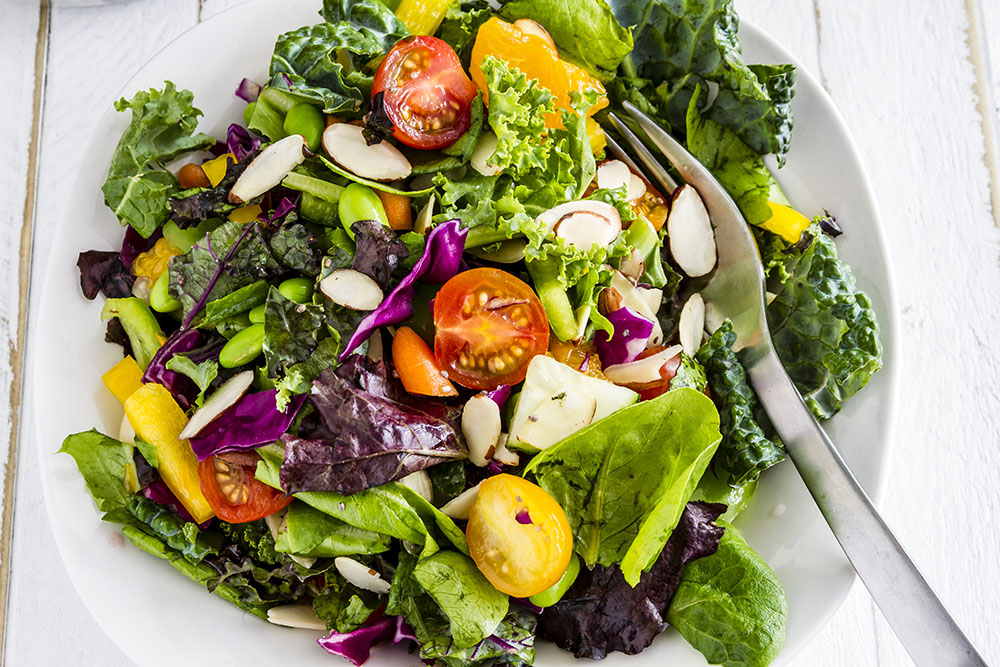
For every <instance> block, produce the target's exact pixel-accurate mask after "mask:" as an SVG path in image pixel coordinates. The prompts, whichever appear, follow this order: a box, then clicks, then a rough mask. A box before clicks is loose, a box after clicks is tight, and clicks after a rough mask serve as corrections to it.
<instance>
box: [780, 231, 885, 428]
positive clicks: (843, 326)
mask: <svg viewBox="0 0 1000 667" xmlns="http://www.w3.org/2000/svg"><path fill="white" fill-rule="evenodd" d="M761 234H764V235H765V236H764V239H765V242H764V243H763V244H761V249H762V250H761V253H762V255H763V258H764V266H765V269H766V272H767V285H768V287H767V289H768V291H770V292H772V293H773V294H774V295H775V298H774V300H773V301H771V303H770V304H769V305H768V307H767V322H768V326H769V327H770V329H771V338H772V340H773V341H774V347H775V349H776V350H777V352H778V356H779V357H780V358H781V361H782V363H783V364H784V366H785V369H786V370H787V371H788V374H789V375H790V376H791V378H792V380H793V381H794V382H795V386H796V387H797V388H798V390H799V393H801V394H802V398H803V400H805V402H806V405H808V406H809V409H810V410H812V411H813V414H815V415H816V417H817V418H819V419H829V418H830V417H832V416H833V415H835V414H836V413H837V412H838V411H839V410H840V408H841V405H842V403H843V401H845V400H846V399H847V398H849V397H851V396H853V395H854V394H855V393H857V392H858V391H859V390H860V389H861V388H862V387H864V386H865V385H866V384H867V383H868V380H870V379H871V376H872V375H873V374H874V373H875V372H876V371H878V370H879V369H880V368H882V344H881V342H879V338H878V334H879V327H878V322H877V321H876V319H875V312H874V310H873V309H872V304H871V301H870V300H869V298H868V296H867V295H866V294H865V293H864V292H862V291H861V290H859V289H858V288H857V285H856V283H855V279H854V274H853V273H852V272H851V269H850V267H849V266H847V264H845V263H844V262H843V261H841V260H840V259H839V258H838V256H837V247H836V245H835V244H834V242H833V239H832V238H830V237H829V236H827V235H826V234H824V233H823V232H822V231H821V229H820V227H819V224H818V223H814V224H813V226H812V227H810V228H809V229H808V230H807V231H806V232H805V233H804V234H803V238H802V239H801V240H800V241H799V243H796V244H795V245H788V244H787V243H785V242H784V241H782V240H781V239H780V238H778V237H777V236H774V235H772V234H770V233H767V232H761Z"/></svg>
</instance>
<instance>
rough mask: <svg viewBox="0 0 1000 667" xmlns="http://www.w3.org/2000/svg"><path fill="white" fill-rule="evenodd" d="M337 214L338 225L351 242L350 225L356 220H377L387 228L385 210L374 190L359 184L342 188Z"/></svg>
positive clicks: (352, 234)
mask: <svg viewBox="0 0 1000 667" xmlns="http://www.w3.org/2000/svg"><path fill="white" fill-rule="evenodd" d="M337 212H338V214H339V215H340V224H342V225H344V229H346V230H347V235H348V236H350V237H351V240H352V241H353V240H354V232H353V231H351V225H353V224H354V223H355V222H357V221H358V220H378V221H379V222H381V223H382V224H383V225H385V226H386V227H388V226H389V218H388V216H386V214H385V208H383V207H382V200H381V199H379V198H378V195H377V194H375V191H374V190H372V189H371V188H370V187H368V186H367V185H361V184H360V183H351V184H350V185H348V186H347V187H346V188H344V192H343V193H342V194H341V195H340V201H339V202H338V203H337Z"/></svg>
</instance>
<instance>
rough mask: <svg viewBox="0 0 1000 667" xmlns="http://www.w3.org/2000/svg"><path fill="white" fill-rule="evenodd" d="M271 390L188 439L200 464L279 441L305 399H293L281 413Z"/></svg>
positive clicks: (237, 405) (249, 396)
mask: <svg viewBox="0 0 1000 667" xmlns="http://www.w3.org/2000/svg"><path fill="white" fill-rule="evenodd" d="M276 393H277V392H276V391H275V390H274V389H268V390H267V391H261V392H257V393H255V394H246V395H245V396H243V398H241V399H240V400H238V401H237V402H236V403H234V404H233V405H231V406H229V407H228V408H226V410H225V412H223V413H222V414H221V415H219V416H218V417H216V418H215V419H214V420H212V422H211V423H210V424H209V425H208V426H206V427H205V428H203V429H202V430H201V432H199V433H198V435H196V436H194V437H193V438H191V449H193V450H194V454H195V456H197V457H198V460H199V461H204V460H205V459H207V458H208V457H209V456H212V455H213V454H221V453H224V452H240V451H246V450H249V449H255V448H257V447H259V446H261V445H269V444H271V443H273V442H276V441H278V440H279V439H280V438H281V436H282V434H283V433H284V432H285V431H287V430H288V427H289V426H290V425H291V423H292V420H293V419H295V415H296V414H297V413H298V411H299V408H301V407H302V403H303V402H304V401H305V398H306V397H305V396H293V397H292V399H291V400H290V401H289V403H288V407H287V408H286V409H285V411H284V412H280V411H279V410H278V408H277V407H276V406H275V394H276Z"/></svg>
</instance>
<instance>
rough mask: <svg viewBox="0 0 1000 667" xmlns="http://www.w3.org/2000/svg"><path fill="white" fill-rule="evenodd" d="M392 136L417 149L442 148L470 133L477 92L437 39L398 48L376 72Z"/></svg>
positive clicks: (416, 39) (374, 87)
mask: <svg viewBox="0 0 1000 667" xmlns="http://www.w3.org/2000/svg"><path fill="white" fill-rule="evenodd" d="M378 93H384V97H383V104H384V105H385V111H386V113H387V114H388V115H389V119H390V120H392V124H393V126H394V131H393V136H394V137H396V139H398V140H399V141H401V142H403V143H404V144H406V145H407V146H412V147H413V148H444V147H445V146H450V145H451V144H453V143H455V142H456V141H458V138H459V137H461V136H462V135H463V134H465V131H466V130H468V129H469V122H470V117H471V105H472V100H473V99H474V98H475V96H476V86H475V84H473V83H472V81H471V80H469V77H468V75H467V74H466V73H465V70H463V69H462V63H461V61H460V60H459V59H458V55H457V54H456V53H455V51H454V49H452V48H451V47H450V46H448V44H447V43H445V42H443V41H442V40H440V39H438V38H437V37H429V36H427V35H419V36H416V37H406V38H404V39H401V40H399V41H398V42H396V45H395V46H394V47H392V50H390V51H389V53H387V54H386V56H385V58H384V59H383V60H382V64H381V65H379V67H378V71H377V72H375V81H374V84H373V85H372V97H373V98H374V97H375V95H377V94H378Z"/></svg>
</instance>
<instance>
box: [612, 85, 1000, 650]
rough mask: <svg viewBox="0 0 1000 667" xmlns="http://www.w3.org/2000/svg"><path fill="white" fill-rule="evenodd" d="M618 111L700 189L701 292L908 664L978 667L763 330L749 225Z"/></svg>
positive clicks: (645, 151)
mask: <svg viewBox="0 0 1000 667" xmlns="http://www.w3.org/2000/svg"><path fill="white" fill-rule="evenodd" d="M624 108H625V110H626V111H627V112H628V114H629V115H630V116H631V118H632V120H633V121H634V122H635V124H636V125H637V126H638V128H639V129H640V130H641V131H642V132H643V133H644V134H645V135H646V137H647V138H648V140H649V143H650V144H651V145H652V146H653V148H654V149H655V150H657V151H658V152H659V153H660V154H661V155H663V156H664V157H665V158H666V159H667V160H668V161H669V162H670V164H671V165H673V167H674V169H676V171H677V173H678V174H679V175H680V176H681V178H683V179H684V181H685V182H687V184H688V185H691V186H693V187H694V188H695V189H696V190H697V191H698V194H700V195H701V198H702V200H703V201H704V203H705V207H706V208H707V209H708V213H709V217H710V218H711V220H712V225H713V227H714V228H715V240H716V246H717V254H718V264H717V268H716V271H715V273H714V276H713V277H712V278H711V280H710V281H709V282H708V285H707V286H706V287H705V288H704V289H703V291H702V292H701V295H702V298H703V299H704V300H705V303H706V306H710V307H712V308H713V309H714V310H715V311H716V312H717V313H718V314H719V315H720V317H728V318H729V319H730V320H731V321H732V323H733V328H734V330H735V332H736V334H737V341H736V346H735V348H734V349H739V350H740V351H739V357H740V361H741V362H742V363H743V366H744V367H745V368H746V371H747V375H748V377H749V379H750V384H751V385H752V386H753V388H754V390H755V391H756V393H757V397H758V398H759V399H760V403H761V405H762V406H763V407H764V410H765V411H766V412H767V415H768V417H770V419H771V423H772V424H773V426H774V429H775V431H777V433H778V435H779V436H780V437H781V439H782V441H784V444H785V448H786V450H787V452H788V456H789V458H791V460H792V463H793V464H794V465H795V468H796V469H797V470H798V473H799V475H800V476H801V477H802V481H803V482H805V485H806V487H807V488H808V489H809V493H811V494H812V497H813V500H815V501H816V504H817V505H818V506H819V509H820V512H822V514H823V517H824V518H825V519H826V521H827V523H828V524H829V525H830V528H831V530H832V531H833V534H834V536H835V537H836V538H837V541H838V542H840V546H841V547H842V548H843V550H844V553H845V554H846V555H847V558H848V560H850V562H851V565H852V566H853V567H854V569H855V571H857V573H858V575H859V576H860V577H861V580H862V581H863V582H864V584H865V586H867V588H868V591H869V592H870V593H871V596H872V598H873V599H874V600H875V603H876V604H877V605H878V606H879V609H881V610H882V613H883V614H884V615H885V618H886V620H888V622H889V625H890V626H891V627H892V629H893V631H894V632H895V633H896V635H897V636H898V637H899V639H900V640H901V641H902V643H903V645H904V647H905V648H906V650H907V652H908V653H909V654H910V657H911V658H912V659H913V662H914V663H915V664H917V665H918V666H920V667H923V666H924V665H927V666H933V667H975V666H983V667H985V665H986V662H985V661H984V660H983V658H982V657H981V656H980V655H979V653H978V652H977V651H976V649H975V647H974V646H973V645H972V643H971V642H970V641H969V639H968V638H967V637H966V636H965V634H964V633H963V632H962V629H961V628H960V627H959V626H958V624H957V623H956V622H955V620H954V619H953V618H952V616H951V614H949V613H948V610H947V609H946V608H945V607H944V605H943V604H942V602H941V600H940V599H939V598H938V597H937V595H935V594H934V591H933V590H932V589H931V587H930V585H929V584H928V583H927V581H926V580H925V579H924V578H923V576H922V575H921V574H920V572H919V571H918V570H917V567H916V565H914V563H913V561H912V560H911V559H910V557H909V556H908V555H907V554H906V551H905V550H904V549H903V547H902V546H901V545H900V543H899V541H898V540H897V539H896V537H895V536H894V535H893V534H892V531H891V530H890V529H889V527H888V526H887V525H886V523H885V521H884V520H883V519H882V517H881V516H880V515H879V513H878V510H876V509H875V506H874V505H873V504H872V502H871V500H870V499H869V498H868V495H867V494H866V493H865V491H864V489H863V488H861V485H860V484H859V483H858V480H857V479H855V477H854V475H853V473H852V472H851V470H850V469H849V468H848V467H847V464H846V463H845V462H844V460H843V458H842V457H841V456H840V453H839V452H838V451H837V448H836V446H835V445H834V443H833V442H832V441H831V440H830V438H829V437H828V436H827V435H826V433H825V432H824V431H823V429H822V428H821V427H820V425H819V423H818V422H817V421H816V419H815V418H814V417H813V415H812V413H811V412H810V411H809V408H807V407H806V405H805V403H804V402H803V401H802V398H801V397H800V396H799V393H798V391H797V390H796V388H795V385H794V384H792V380H791V378H789V377H788V374H787V373H786V372H785V369H784V367H783V366H782V364H781V361H780V360H779V358H778V355H777V353H776V352H775V350H774V346H773V344H772V342H771V334H770V332H769V331H768V327H767V318H766V315H765V287H764V267H763V265H762V264H761V260H760V253H759V251H758V249H757V244H756V242H755V241H754V238H753V234H752V233H751V231H750V227H749V225H748V224H747V222H746V220H744V218H743V215H742V214H741V213H740V210H739V208H737V206H736V204H735V202H733V200H732V198H731V197H730V196H729V194H728V193H727V192H726V191H725V189H723V187H722V186H721V185H720V184H719V182H718V181H717V180H715V177H714V176H712V174H711V173H710V172H709V171H708V169H706V168H705V167H704V166H703V165H702V164H701V163H700V162H698V160H697V159H695V157H694V156H693V155H691V154H690V153H689V152H688V151H687V150H686V149H685V148H684V147H683V146H681V144H680V143H678V142H677V140H676V139H674V138H673V137H672V136H670V134H669V133H667V132H666V131H665V130H664V129H663V128H662V127H660V126H659V125H658V124H657V123H656V122H655V121H654V120H653V119H651V118H650V117H649V116H647V115H646V114H644V113H643V112H642V111H640V110H639V109H638V108H636V107H635V106H634V105H632V104H630V103H628V102H625V103H624ZM609 118H610V120H611V122H612V123H613V124H614V126H615V128H616V129H617V130H618V132H619V133H620V134H621V136H622V137H623V138H624V140H625V142H626V143H627V144H628V145H629V146H630V147H631V149H632V151H633V152H634V153H635V155H636V157H637V158H638V159H639V161H640V162H642V164H643V166H645V168H646V169H645V171H644V170H641V169H639V167H638V165H637V164H636V163H635V161H633V160H632V159H631V157H630V156H629V154H628V153H626V152H625V151H624V150H623V149H622V148H621V146H620V145H618V144H617V143H616V142H615V141H614V139H613V138H612V137H610V136H609V137H608V147H609V149H610V150H611V151H612V152H613V153H614V154H615V155H616V157H618V158H620V159H622V160H623V161H625V162H626V164H628V165H629V167H630V168H632V169H635V170H636V172H637V173H639V174H643V175H644V176H645V177H646V178H647V180H648V179H649V176H650V175H651V176H652V177H653V180H652V181H651V182H654V181H655V182H657V183H659V184H660V185H661V186H662V187H663V188H664V189H665V191H666V192H671V191H673V190H674V189H676V187H677V185H678V184H677V182H676V181H675V180H674V179H673V178H672V177H671V175H670V173H669V172H667V170H666V169H665V168H664V167H663V166H662V165H661V164H660V162H659V161H658V160H657V159H656V157H655V156H654V154H653V152H652V150H651V149H650V148H648V147H647V146H646V145H645V144H644V143H643V141H642V140H641V139H639V137H638V136H637V135H636V134H635V132H633V131H632V130H631V129H630V128H629V126H627V125H626V124H625V123H624V122H622V120H621V119H620V118H619V117H618V116H616V115H615V114H614V113H610V114H609Z"/></svg>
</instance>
